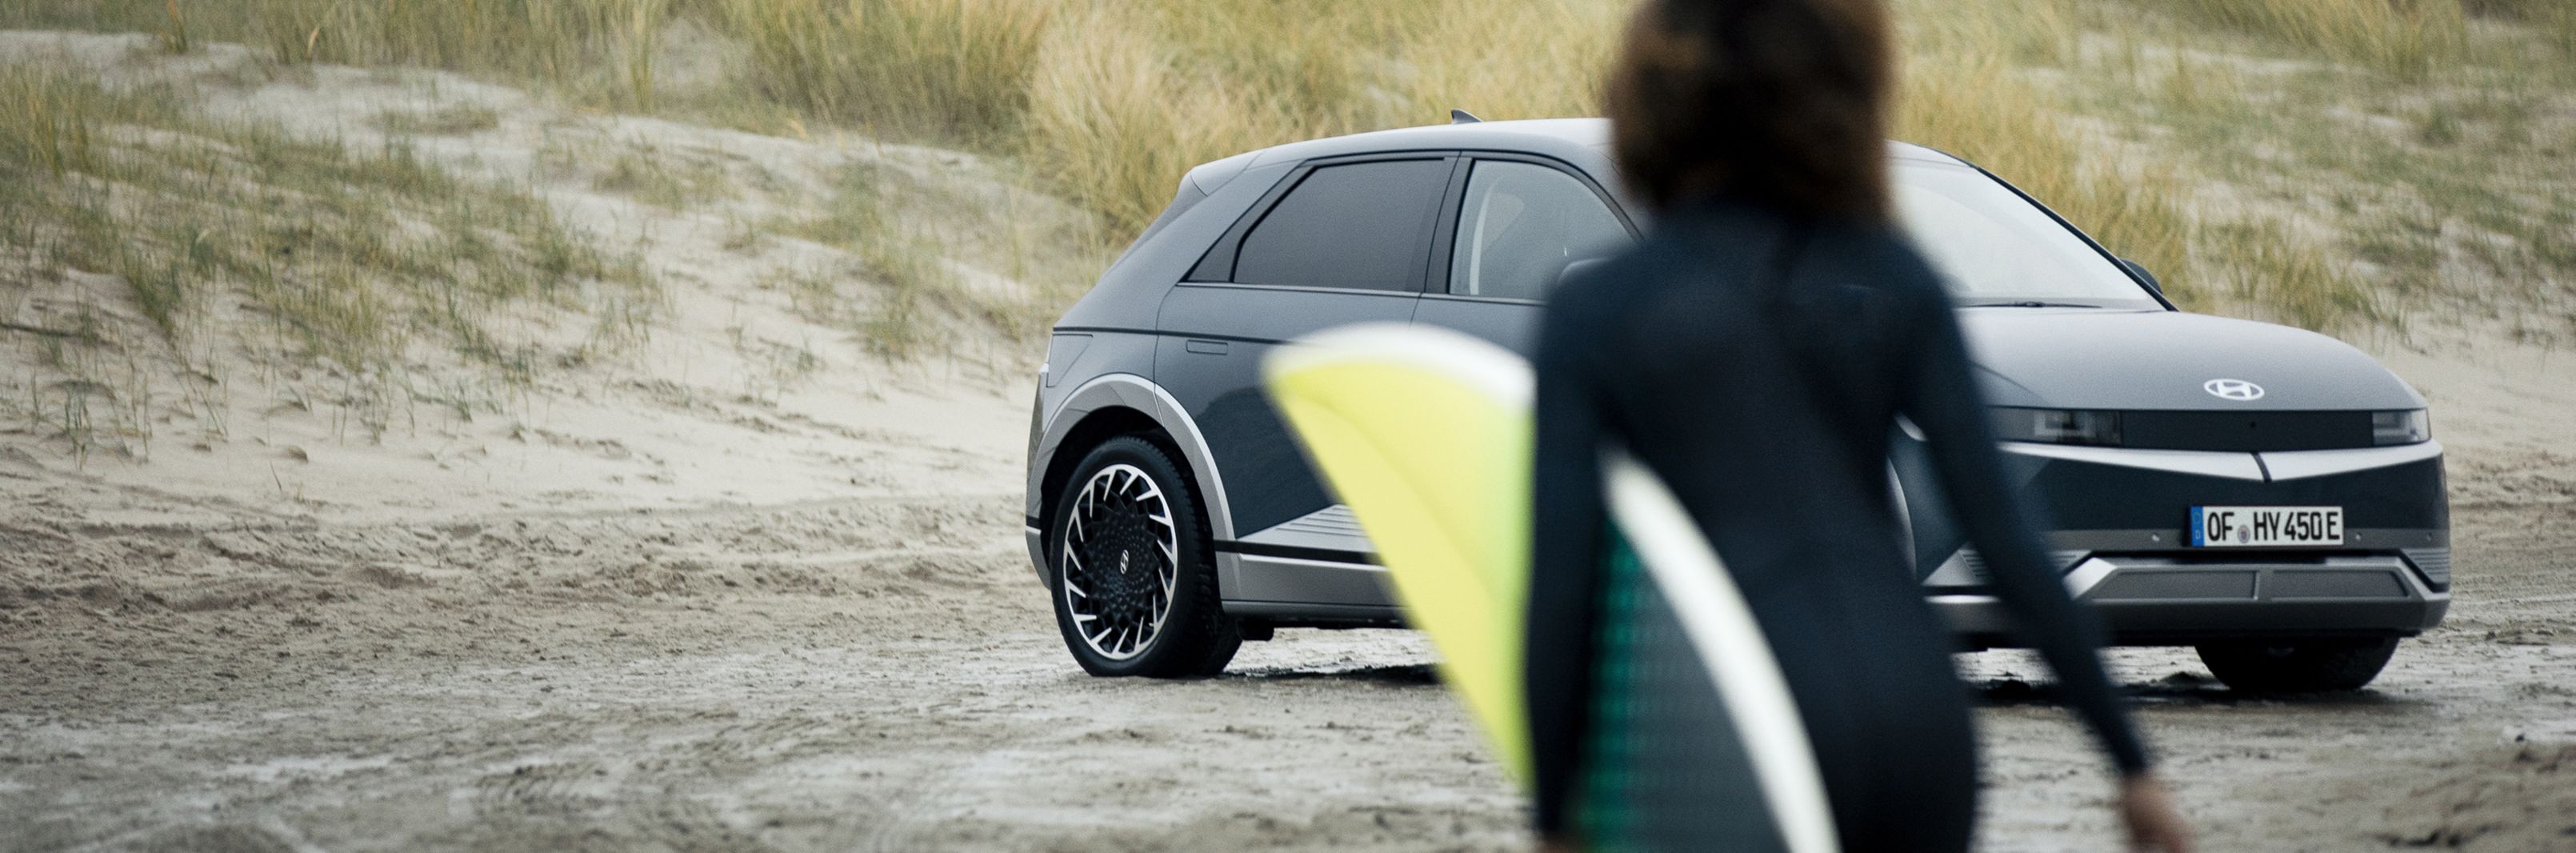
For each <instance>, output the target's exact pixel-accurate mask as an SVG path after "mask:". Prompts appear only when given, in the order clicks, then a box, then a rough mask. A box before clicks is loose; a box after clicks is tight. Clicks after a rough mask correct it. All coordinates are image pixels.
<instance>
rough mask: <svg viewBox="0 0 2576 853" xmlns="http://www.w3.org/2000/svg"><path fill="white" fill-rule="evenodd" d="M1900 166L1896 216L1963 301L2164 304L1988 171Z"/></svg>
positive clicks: (2121, 305) (1905, 163)
mask: <svg viewBox="0 0 2576 853" xmlns="http://www.w3.org/2000/svg"><path fill="white" fill-rule="evenodd" d="M1896 166H1897V168H1896V174H1895V178H1896V207H1897V216H1898V218H1899V219H1901V220H1902V221H1903V224H1904V226H1905V230H1906V232H1907V233H1909V234H1911V235H1912V236H1913V238H1914V245H1915V247H1916V248H1918V249H1920V250H1922V252H1923V254H1924V256H1925V257H1928V258H1930V259H1931V261H1932V265H1933V266H1934V267H1935V268H1938V269H1939V270H1940V271H1941V273H1942V275H1943V276H1944V277H1945V278H1947V279H1948V280H1949V285H1950V293H1951V296H1952V297H1953V298H1955V299H1957V300H1958V301H1959V302H1960V304H1963V305H2029V306H2034V307H2036V306H2057V305H2067V306H2082V307H2095V308H2157V307H2161V306H2159V305H2157V304H2156V301H2155V299H2154V297H2151V296H2149V295H2147V292H2146V290H2145V289H2144V288H2142V287H2140V286H2139V285H2138V283H2137V281H2136V280H2134V279H2131V278H2129V275H2128V273H2127V271H2125V270H2122V269H2121V268H2120V267H2119V266H2118V265H2116V264H2114V263H2113V262H2112V261H2111V259H2109V258H2106V257H2103V255H2102V253H2101V252H2098V251H2095V250H2094V249H2093V247H2092V246H2090V245H2087V244H2086V243H2085V241H2084V240H2082V239H2081V238H2078V237H2077V236H2076V235H2075V233H2074V232H2072V231H2069V230H2067V228H2066V226H2064V225H2060V224H2058V222H2057V220H2056V219H2055V218H2054V217H2051V216H2049V215H2048V213H2047V211H2044V210H2041V209H2040V208H2039V207H2038V206H2036V205H2033V204H2031V203H2030V202H2029V201H2027V200H2024V199H2023V198H2022V197H2021V196H2020V194H2018V193H2015V192H2013V191H2012V190H2011V189H2009V188H2006V187H2005V186H2004V185H2003V184H2001V183H1998V182H1996V181H1995V179H1993V178H1989V177H1987V176H1986V175H1985V174H1984V173H1982V172H1979V171H1977V170H1975V169H1971V168H1968V167H1965V166H1959V165H1953V164H1948V163H1925V162H1921V161H1913V160H1899V161H1897V164H1896Z"/></svg>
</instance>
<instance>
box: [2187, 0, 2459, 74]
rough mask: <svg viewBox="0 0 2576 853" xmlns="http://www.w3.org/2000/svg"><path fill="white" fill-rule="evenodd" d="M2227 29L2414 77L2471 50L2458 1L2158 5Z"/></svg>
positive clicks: (2225, 0)
mask: <svg viewBox="0 0 2576 853" xmlns="http://www.w3.org/2000/svg"><path fill="white" fill-rule="evenodd" d="M2153 2H2156V3H2159V4H2161V5H2163V6H2167V7H2170V8H2173V9H2176V10H2178V11H2181V12H2183V13H2185V14H2189V15H2193V16H2196V17H2199V18H2201V19H2204V20H2208V21H2212V22H2215V23H2217V24H2220V25H2222V26H2228V27H2234V28H2237V29H2242V30H2246V31H2249V32H2254V33H2259V34H2262V35H2265V36H2269V37H2272V38H2277V39H2282V40H2285V41H2289V42H2291V43H2294V44H2297V45H2300V46H2303V47H2307V48H2312V49H2315V50H2318V51H2322V52H2323V53H2325V54H2326V55H2328V56H2331V57H2333V58H2336V59H2341V60H2347V61H2352V62H2360V63H2365V64H2368V65H2372V66H2375V67H2378V68H2381V69H2385V70H2388V71H2393V72H2397V73H2400V74H2405V75H2409V76H2414V77H2422V76H2425V75H2427V74H2429V73H2431V72H2432V71H2433V70H2434V69H2435V68H2438V67H2440V66H2441V65H2442V64H2444V63H2446V62H2449V61H2452V60H2453V59H2455V58H2457V57H2459V56H2460V54H2461V52H2462V51H2463V50H2464V49H2465V48H2466V47H2467V44H2468V33H2467V29H2466V25H2467V15H2466V14H2465V12H2464V11H2463V10H2462V9H2461V6H2460V0H2153Z"/></svg>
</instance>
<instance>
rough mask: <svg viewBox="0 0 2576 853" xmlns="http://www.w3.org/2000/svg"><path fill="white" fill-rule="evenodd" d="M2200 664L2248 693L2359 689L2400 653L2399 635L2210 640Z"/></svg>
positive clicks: (2224, 680) (2221, 679)
mask: <svg viewBox="0 0 2576 853" xmlns="http://www.w3.org/2000/svg"><path fill="white" fill-rule="evenodd" d="M2199 651H2200V662H2201V663H2204V664H2207V665H2208V666H2209V673H2210V674H2211V675H2215V676H2218V680H2219V681H2222V682H2226V684H2227V686H2228V687H2231V688H2234V689H2237V690H2241V691H2244V692H2247V693H2320V692H2326V691H2334V690H2359V689H2361V688H2362V686H2363V685H2366V684H2369V683H2370V680H2371V679H2373V678H2378V677H2379V670H2380V669H2381V668H2383V667H2386V666H2388V658H2389V657H2390V656H2391V655H2395V654H2396V653H2397V638H2395V637H2387V638H2382V639H2316V640H2282V641H2264V640H2255V641H2244V642H2229V643H2210V644H2206V645H2202V646H2200V647H2199Z"/></svg>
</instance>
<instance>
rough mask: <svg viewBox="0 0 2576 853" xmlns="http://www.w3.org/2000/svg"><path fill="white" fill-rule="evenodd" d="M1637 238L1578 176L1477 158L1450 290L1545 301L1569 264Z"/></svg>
mask: <svg viewBox="0 0 2576 853" xmlns="http://www.w3.org/2000/svg"><path fill="white" fill-rule="evenodd" d="M1631 242H1634V238H1632V237H1630V236H1629V235H1628V228H1627V226H1626V225H1623V224H1621V223H1620V221H1619V216H1618V214H1615V213H1612V212H1610V207H1609V206H1608V205H1606V204H1603V203H1602V201H1601V196H1600V194H1598V193H1595V192H1593V191H1592V188H1591V187H1590V186H1587V185H1585V184H1584V183H1583V182H1582V181H1580V180H1577V179H1575V177H1574V176H1572V175H1568V174H1566V173H1564V172H1561V171H1558V170H1556V169H1552V168H1548V167H1546V166H1541V165H1538V164H1536V163H1522V162H1517V161H1511V160H1479V161H1477V162H1476V165H1475V170H1474V171H1472V172H1470V173H1469V174H1468V177H1467V196H1466V200H1465V204H1464V207H1462V208H1461V209H1460V210H1459V212H1458V239H1457V241H1456V242H1455V243H1452V244H1451V249H1450V252H1449V292H1450V293H1454V294H1457V295H1460V296H1495V297H1506V298H1513V299H1544V298H1546V297H1547V291H1548V290H1549V289H1551V288H1554V287H1555V286H1556V282H1557V279H1558V278H1559V277H1561V276H1563V275H1564V274H1565V270H1566V268H1567V267H1569V266H1572V265H1573V264H1574V263H1575V262H1577V261H1582V260H1588V259H1592V258H1602V257H1608V256H1609V255H1610V254H1612V253H1614V252H1617V251H1619V250H1620V249H1623V248H1626V247H1627V246H1628V245H1629V244H1630V243H1631Z"/></svg>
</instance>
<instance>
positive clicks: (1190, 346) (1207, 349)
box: [1181, 338, 1230, 355]
mask: <svg viewBox="0 0 2576 853" xmlns="http://www.w3.org/2000/svg"><path fill="white" fill-rule="evenodd" d="M1181 348H1182V349H1186V350H1189V351H1190V352H1194V353H1198V354H1200V355H1224V354H1225V352H1226V350H1227V349H1229V348H1230V347H1228V346H1227V345H1226V342H1224V341H1204V340H1199V339H1197V338H1191V339H1189V340H1188V341H1187V342H1184V343H1182V344H1181Z"/></svg>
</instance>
